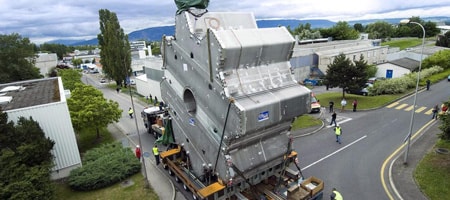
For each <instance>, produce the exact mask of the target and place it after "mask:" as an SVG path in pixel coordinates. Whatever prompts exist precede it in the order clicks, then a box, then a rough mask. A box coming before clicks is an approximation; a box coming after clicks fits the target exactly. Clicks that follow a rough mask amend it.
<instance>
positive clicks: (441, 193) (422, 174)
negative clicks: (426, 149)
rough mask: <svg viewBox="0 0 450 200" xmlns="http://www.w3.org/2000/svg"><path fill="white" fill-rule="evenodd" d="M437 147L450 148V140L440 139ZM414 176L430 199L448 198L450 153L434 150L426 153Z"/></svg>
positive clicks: (449, 193)
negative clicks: (440, 152) (439, 152)
mask: <svg viewBox="0 0 450 200" xmlns="http://www.w3.org/2000/svg"><path fill="white" fill-rule="evenodd" d="M435 148H446V149H450V141H443V140H440V141H439V142H437V143H436V145H435ZM414 178H415V179H416V181H417V184H418V185H419V187H420V189H421V190H422V192H424V193H425V194H426V196H428V198H429V199H431V200H434V199H436V200H437V199H448V197H449V196H450V190H449V188H450V155H449V154H447V155H445V154H437V153H435V152H434V151H432V152H430V153H428V154H427V155H425V157H424V158H423V159H422V161H421V162H420V163H419V164H418V165H417V168H416V170H415V171H414Z"/></svg>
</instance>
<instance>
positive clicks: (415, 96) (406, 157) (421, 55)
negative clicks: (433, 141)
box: [400, 19, 425, 165]
mask: <svg viewBox="0 0 450 200" xmlns="http://www.w3.org/2000/svg"><path fill="white" fill-rule="evenodd" d="M400 24H417V25H419V26H420V28H422V31H423V36H422V49H421V52H420V60H419V71H417V81H416V91H415V93H414V103H413V109H412V111H411V122H410V124H409V132H408V136H406V137H407V138H406V140H407V143H406V147H405V148H406V150H405V157H404V159H403V164H405V165H406V164H408V151H409V146H410V143H411V135H412V130H413V125H414V114H415V113H416V102H417V91H418V89H419V80H420V69H421V68H422V57H423V48H424V46H425V28H424V27H423V26H422V24H420V23H417V22H412V21H410V20H409V19H403V20H401V21H400Z"/></svg>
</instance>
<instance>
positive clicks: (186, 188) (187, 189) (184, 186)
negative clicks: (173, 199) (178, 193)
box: [183, 183, 189, 191]
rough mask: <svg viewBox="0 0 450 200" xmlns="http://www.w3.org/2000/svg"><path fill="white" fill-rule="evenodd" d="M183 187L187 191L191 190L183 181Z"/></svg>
mask: <svg viewBox="0 0 450 200" xmlns="http://www.w3.org/2000/svg"><path fill="white" fill-rule="evenodd" d="M183 189H184V190H186V191H189V188H188V187H187V185H186V184H185V183H183Z"/></svg>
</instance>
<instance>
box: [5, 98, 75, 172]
mask: <svg viewBox="0 0 450 200" xmlns="http://www.w3.org/2000/svg"><path fill="white" fill-rule="evenodd" d="M6 112H7V113H8V119H9V120H11V121H14V122H15V123H17V120H18V119H19V117H21V116H23V117H25V118H27V119H29V118H30V117H32V118H33V120H35V121H37V122H38V123H39V125H40V127H41V128H42V130H43V131H44V133H45V135H46V136H47V137H49V138H50V139H51V140H53V141H54V142H55V146H54V147H53V150H52V153H53V155H54V156H55V158H54V159H55V167H54V168H53V170H54V171H56V170H62V169H64V168H68V167H71V166H74V165H81V158H80V153H79V151H78V145H77V141H76V138H75V132H74V130H73V127H72V122H71V120H70V115H69V109H68V106H67V103H66V102H58V103H52V104H46V105H40V106H33V107H28V108H21V109H15V110H8V111H6Z"/></svg>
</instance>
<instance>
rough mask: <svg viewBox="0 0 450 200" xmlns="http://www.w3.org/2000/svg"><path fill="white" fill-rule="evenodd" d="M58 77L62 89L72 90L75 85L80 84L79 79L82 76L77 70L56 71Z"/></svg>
mask: <svg viewBox="0 0 450 200" xmlns="http://www.w3.org/2000/svg"><path fill="white" fill-rule="evenodd" d="M58 75H59V76H61V80H62V82H63V85H64V89H68V90H71V91H72V90H74V89H75V86H76V84H79V83H82V82H81V77H82V76H83V75H82V74H81V73H80V72H79V71H78V70H75V69H58Z"/></svg>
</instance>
